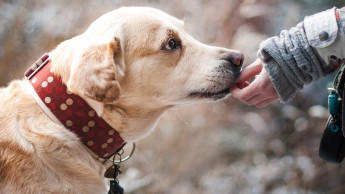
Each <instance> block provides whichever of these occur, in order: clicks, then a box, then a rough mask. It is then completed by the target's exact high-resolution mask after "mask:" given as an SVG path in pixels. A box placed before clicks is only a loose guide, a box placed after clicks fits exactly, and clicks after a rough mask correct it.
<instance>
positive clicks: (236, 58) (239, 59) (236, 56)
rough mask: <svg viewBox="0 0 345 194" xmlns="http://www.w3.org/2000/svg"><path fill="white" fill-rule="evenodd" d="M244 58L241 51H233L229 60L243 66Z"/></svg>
mask: <svg viewBox="0 0 345 194" xmlns="http://www.w3.org/2000/svg"><path fill="white" fill-rule="evenodd" d="M243 60H244V56H243V54H242V53H240V52H231V54H230V55H229V56H228V58H227V61H229V62H230V63H232V64H234V65H238V66H242V64H243Z"/></svg>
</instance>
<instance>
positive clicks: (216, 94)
mask: <svg viewBox="0 0 345 194" xmlns="http://www.w3.org/2000/svg"><path fill="white" fill-rule="evenodd" d="M228 94H230V88H226V89H224V90H222V91H219V92H192V93H190V94H189V96H190V97H193V98H211V99H214V100H218V99H221V98H224V97H225V96H227V95H228Z"/></svg>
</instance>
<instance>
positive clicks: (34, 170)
mask: <svg viewBox="0 0 345 194" xmlns="http://www.w3.org/2000/svg"><path fill="white" fill-rule="evenodd" d="M171 39H174V40H175V43H176V44H177V47H176V48H171V46H173V45H169V40H171ZM234 53H237V51H232V50H227V49H224V48H218V47H212V46H208V45H204V44H202V43H200V42H198V41H196V40H195V39H193V38H192V37H191V36H190V35H188V34H187V33H186V32H185V30H184V27H183V22H181V21H180V20H178V19H176V18H174V17H172V16H169V15H167V14H165V13H164V12H161V11H159V10H156V9H152V8H135V7H132V8H121V9H118V10H115V11H113V12H109V13H107V14H105V15H103V16H102V17H100V18H99V19H97V20H96V21H95V22H94V23H92V24H91V26H90V27H89V28H88V29H87V31H86V32H85V33H83V34H81V35H79V36H77V37H74V38H72V39H70V40H67V41H65V42H63V43H61V44H60V45H59V46H58V47H57V48H56V49H54V50H53V51H52V52H51V53H50V57H51V60H52V71H53V72H54V73H55V74H56V75H57V76H61V78H62V80H63V82H64V83H65V84H66V85H67V87H68V89H69V91H70V92H73V93H76V94H78V95H80V96H81V97H82V98H84V99H85V100H86V101H87V102H88V103H89V104H90V105H91V106H92V107H93V108H94V109H95V110H96V112H97V113H98V114H99V115H100V116H101V117H103V118H104V119H105V120H106V121H107V122H108V123H109V124H110V125H111V126H112V127H113V128H115V129H116V130H117V131H118V132H119V133H120V135H121V137H122V138H123V139H124V140H126V141H128V142H131V141H136V140H138V139H140V138H142V137H143V136H145V135H147V134H149V133H150V132H151V131H152V129H153V128H154V125H155V123H156V121H157V120H158V118H159V117H160V115H162V113H163V112H165V111H166V110H168V109H171V108H173V107H177V106H180V105H184V104H190V103H194V102H198V101H215V100H218V99H221V98H224V97H225V96H227V94H228V92H226V91H225V92H221V93H219V92H220V91H224V90H225V89H227V88H229V86H230V85H232V84H233V83H234V81H235V79H236V77H237V76H238V74H239V69H240V68H239V67H237V66H236V65H234V64H231V62H229V60H228V59H229V55H231V54H234ZM28 84H29V83H28V81H27V80H17V81H13V82H11V83H10V84H9V86H8V87H7V88H2V89H1V90H0V98H1V100H0V110H1V111H0V126H1V129H0V193H106V192H107V181H106V180H105V179H104V178H103V174H104V171H105V168H104V166H103V165H102V164H101V163H100V162H98V161H96V160H95V159H94V158H93V157H92V156H91V155H90V153H89V151H88V150H87V148H86V147H85V146H84V145H83V144H82V143H81V142H80V141H79V140H78V137H77V136H76V135H75V134H74V133H72V132H70V131H68V130H67V129H66V128H65V127H64V126H61V125H60V124H58V123H54V122H53V121H52V120H51V119H50V118H49V117H48V116H47V115H46V114H45V113H44V112H43V111H42V110H41V108H40V107H39V106H38V105H37V104H36V102H35V101H34V100H33V98H32V96H31V95H30V92H29V91H28V89H27V88H28V87H29V86H28Z"/></svg>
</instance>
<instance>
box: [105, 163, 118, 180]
mask: <svg viewBox="0 0 345 194" xmlns="http://www.w3.org/2000/svg"><path fill="white" fill-rule="evenodd" d="M115 173H116V174H115ZM118 174H119V173H118V171H117V170H115V166H114V165H112V166H111V167H109V168H108V169H107V170H106V171H105V173H104V177H105V178H108V179H111V178H114V177H117V175H118Z"/></svg>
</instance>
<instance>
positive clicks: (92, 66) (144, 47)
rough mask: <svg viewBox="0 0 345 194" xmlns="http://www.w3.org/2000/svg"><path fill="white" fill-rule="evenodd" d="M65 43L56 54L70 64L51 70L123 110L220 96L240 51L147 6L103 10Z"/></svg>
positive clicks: (235, 72)
mask: <svg viewBox="0 0 345 194" xmlns="http://www.w3.org/2000/svg"><path fill="white" fill-rule="evenodd" d="M65 44H66V45H69V46H68V47H72V49H73V51H66V50H64V51H61V52H63V53H60V55H66V56H67V55H68V56H71V55H70V54H68V53H67V52H73V57H72V58H71V60H70V61H72V65H71V66H68V68H61V69H60V70H59V68H58V67H56V69H55V71H56V72H57V73H58V74H61V75H64V76H62V77H63V79H64V80H65V83H67V86H68V89H69V90H70V91H72V92H73V93H76V94H79V95H80V96H82V97H86V98H89V99H92V100H95V101H97V102H101V103H103V104H111V105H113V106H122V108H123V109H126V108H124V107H125V106H131V107H132V108H133V107H137V109H138V107H140V108H142V107H146V108H147V109H149V108H148V107H151V109H165V108H167V107H173V106H176V105H182V104H189V103H193V102H198V101H216V100H219V99H222V98H224V97H226V96H227V95H228V94H229V93H230V91H229V88H230V86H231V85H233V84H234V83H235V80H236V78H237V77H238V76H239V74H240V70H241V65H242V62H243V55H242V54H241V53H240V52H238V51H234V50H229V49H225V48H219V47H213V46H208V45H205V44H202V43H200V42H198V41H196V40H195V39H193V37H192V36H190V35H189V34H188V33H186V31H185V29H184V23H183V22H182V21H180V20H178V19H176V18H174V17H172V16H170V15H168V14H166V13H164V12H162V11H159V10H156V9H153V8H138V7H131V8H121V9H118V10H115V11H113V12H109V13H107V14H105V15H103V16H102V17H100V18H99V19H97V20H96V21H95V22H94V23H92V24H91V26H90V27H89V28H88V29H87V31H86V32H85V33H84V34H82V35H80V36H78V37H76V38H73V39H71V40H69V41H67V42H66V43H65ZM125 104H126V105H125ZM142 109H145V108H142ZM136 111H137V112H139V113H137V114H140V110H136ZM146 114H147V112H146Z"/></svg>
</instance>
